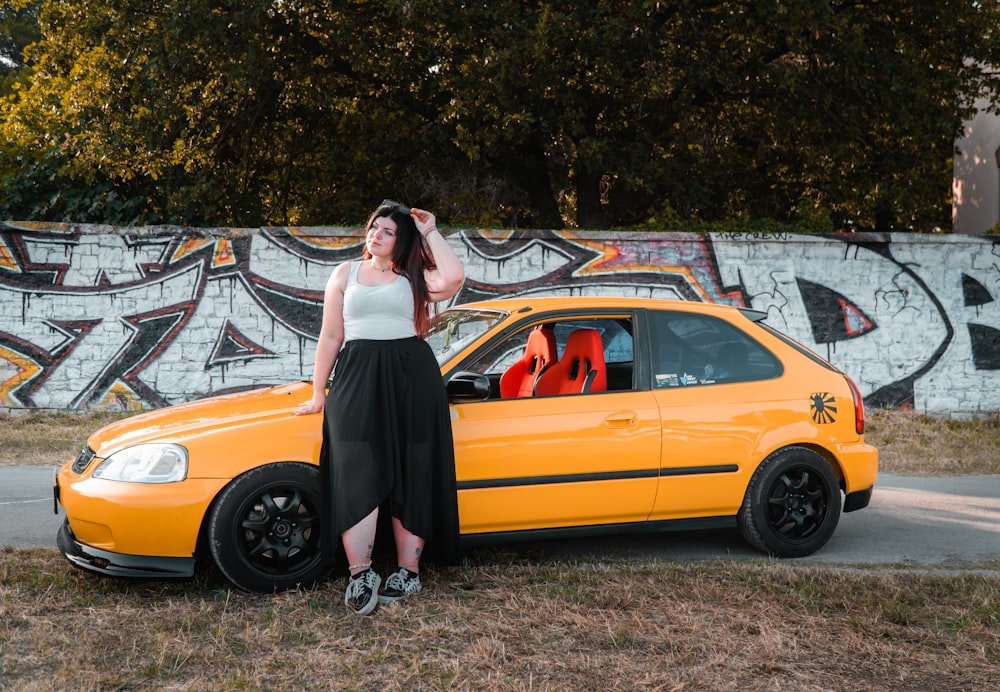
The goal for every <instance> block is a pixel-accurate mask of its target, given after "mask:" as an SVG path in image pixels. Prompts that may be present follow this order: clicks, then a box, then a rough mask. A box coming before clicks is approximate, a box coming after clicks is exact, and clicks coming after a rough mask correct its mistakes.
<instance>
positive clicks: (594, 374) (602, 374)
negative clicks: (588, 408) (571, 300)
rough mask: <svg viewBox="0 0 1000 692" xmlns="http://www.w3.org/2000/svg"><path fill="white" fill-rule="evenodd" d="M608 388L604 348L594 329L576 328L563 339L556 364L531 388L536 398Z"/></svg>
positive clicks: (598, 390) (599, 335)
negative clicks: (561, 349) (564, 344)
mask: <svg viewBox="0 0 1000 692" xmlns="http://www.w3.org/2000/svg"><path fill="white" fill-rule="evenodd" d="M607 388H608V372H607V367H606V365H605V364H604V345H603V344H602V343H601V334H600V332H598V331H597V330H596V329H577V330H575V331H573V332H571V333H570V335H569V338H568V339H566V348H565V349H563V354H562V358H560V359H559V362H557V363H555V364H553V365H552V366H551V367H549V368H548V369H547V370H546V371H545V372H544V373H543V374H542V376H541V377H539V378H538V384H537V385H536V386H535V393H536V394H537V395H538V396H547V395H550V394H585V393H587V392H603V391H607Z"/></svg>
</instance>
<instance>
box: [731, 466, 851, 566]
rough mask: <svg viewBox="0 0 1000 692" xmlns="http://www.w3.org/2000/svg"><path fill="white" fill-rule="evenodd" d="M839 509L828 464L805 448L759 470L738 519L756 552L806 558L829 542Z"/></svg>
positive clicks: (755, 473)
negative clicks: (757, 550) (758, 550)
mask: <svg viewBox="0 0 1000 692" xmlns="http://www.w3.org/2000/svg"><path fill="white" fill-rule="evenodd" d="M840 504H841V503H840V484H839V483H838V481H837V476H836V474H834V472H833V469H832V468H830V465H829V464H828V463H827V462H826V460H825V459H824V458H823V457H821V456H820V455H819V454H816V453H815V452H813V451H810V450H808V449H805V448H803V447H789V448H787V449H782V450H779V451H777V452H775V453H774V454H772V455H771V456H769V457H768V458H767V459H765V460H764V461H763V463H761V465H760V466H759V467H757V470H756V471H755V472H754V474H753V477H752V478H751V479H750V485H749V487H748V488H747V493H746V496H745V497H744V499H743V506H742V508H740V513H739V516H738V517H737V520H738V524H739V527H740V532H741V533H742V534H743V537H744V538H745V539H746V540H747V542H748V543H750V545H752V546H754V547H755V548H758V549H760V550H763V551H766V552H768V553H771V554H773V555H776V556H778V557H802V556H804V555H810V554H812V553H814V552H816V551H817V550H819V549H820V548H822V547H823V545H825V544H826V542H827V541H828V540H830V536H832V535H833V531H834V529H836V528H837V522H838V521H839V520H840Z"/></svg>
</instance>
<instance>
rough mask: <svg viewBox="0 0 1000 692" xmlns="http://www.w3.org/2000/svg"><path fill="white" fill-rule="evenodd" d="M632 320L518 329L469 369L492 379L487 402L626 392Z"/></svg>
mask: <svg viewBox="0 0 1000 692" xmlns="http://www.w3.org/2000/svg"><path fill="white" fill-rule="evenodd" d="M634 362H635V360H634V356H633V343H632V320H631V319H628V318H603V319H602V318H593V319H574V320H562V321H552V322H546V323H541V324H536V325H533V326H531V327H529V328H528V329H524V330H521V331H519V332H517V333H515V334H512V335H511V336H510V337H508V338H507V339H505V340H504V341H503V342H502V343H500V344H499V345H497V346H495V347H493V348H491V349H490V350H489V351H487V352H486V353H485V354H483V356H481V357H480V358H479V359H477V361H476V362H475V363H474V364H472V366H471V367H470V368H467V369H468V370H471V371H473V372H477V373H480V374H485V375H487V377H488V378H489V380H490V399H495V398H505V399H509V398H517V397H530V396H556V395H566V394H587V393H598V392H605V391H628V390H631V389H633V388H634V387H635V385H634V379H633V374H634Z"/></svg>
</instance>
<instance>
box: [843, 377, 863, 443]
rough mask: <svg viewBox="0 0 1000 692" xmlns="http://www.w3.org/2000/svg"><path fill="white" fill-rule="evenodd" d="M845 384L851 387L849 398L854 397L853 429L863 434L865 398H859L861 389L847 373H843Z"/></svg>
mask: <svg viewBox="0 0 1000 692" xmlns="http://www.w3.org/2000/svg"><path fill="white" fill-rule="evenodd" d="M844 379H845V380H847V385H848V386H849V387H850V388H851V398H852V399H854V429H855V430H857V431H858V434H859V435H864V434H865V400H864V399H863V398H861V391H860V390H859V389H858V386H857V385H856V384H854V380H852V379H851V378H850V377H848V376H847V375H844Z"/></svg>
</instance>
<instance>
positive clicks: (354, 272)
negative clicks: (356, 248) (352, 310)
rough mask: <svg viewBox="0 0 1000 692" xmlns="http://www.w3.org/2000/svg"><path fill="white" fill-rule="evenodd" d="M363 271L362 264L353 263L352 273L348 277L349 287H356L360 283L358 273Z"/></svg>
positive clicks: (358, 262)
mask: <svg viewBox="0 0 1000 692" xmlns="http://www.w3.org/2000/svg"><path fill="white" fill-rule="evenodd" d="M360 269H361V262H360V261H356V262H351V272H350V273H349V274H348V275H347V285H348V286H351V285H355V284H357V283H358V271H360Z"/></svg>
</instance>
